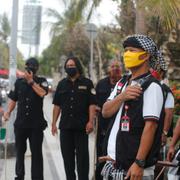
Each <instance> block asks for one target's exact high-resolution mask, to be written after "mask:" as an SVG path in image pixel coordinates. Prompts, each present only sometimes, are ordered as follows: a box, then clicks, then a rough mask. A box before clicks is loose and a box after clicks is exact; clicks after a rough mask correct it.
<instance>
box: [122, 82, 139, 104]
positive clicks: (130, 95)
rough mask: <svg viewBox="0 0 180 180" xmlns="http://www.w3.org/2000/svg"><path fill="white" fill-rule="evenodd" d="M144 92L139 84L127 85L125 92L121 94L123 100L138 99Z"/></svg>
mask: <svg viewBox="0 0 180 180" xmlns="http://www.w3.org/2000/svg"><path fill="white" fill-rule="evenodd" d="M141 94H142V88H141V87H140V86H138V85H133V86H130V85H129V86H127V88H126V89H125V91H124V92H122V93H121V94H120V95H121V96H122V98H123V101H128V100H132V99H137V98H138V97H139V96H140V95H141Z"/></svg>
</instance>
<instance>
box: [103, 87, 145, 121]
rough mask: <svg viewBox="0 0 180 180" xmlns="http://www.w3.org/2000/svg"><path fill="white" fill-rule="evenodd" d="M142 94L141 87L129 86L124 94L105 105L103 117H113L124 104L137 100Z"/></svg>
mask: <svg viewBox="0 0 180 180" xmlns="http://www.w3.org/2000/svg"><path fill="white" fill-rule="evenodd" d="M141 93H142V89H141V87H139V86H137V85H134V86H127V88H126V89H125V91H124V92H122V93H120V94H119V95H117V96H116V97H115V98H114V99H113V100H110V101H107V102H106V103H104V105H103V109H102V115H103V117H104V118H109V117H111V116H113V115H114V114H115V113H116V112H117V111H118V110H119V108H120V107H121V105H122V103H123V102H124V101H127V100H131V99H136V98H138V97H139V96H140V94H141Z"/></svg>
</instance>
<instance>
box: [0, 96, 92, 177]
mask: <svg viewBox="0 0 180 180" xmlns="http://www.w3.org/2000/svg"><path fill="white" fill-rule="evenodd" d="M51 102H52V98H51V96H50V95H48V96H47V97H46V98H45V100H44V113H45V118H46V120H47V121H48V128H47V129H46V130H45V131H44V143H43V155H44V156H43V157H44V180H66V177H65V172H64V165H63V160H62V156H61V150H60V145H59V137H58V136H55V137H53V136H52V135H51V117H52V108H53V106H52V104H51ZM94 142H95V140H94V134H93V133H92V134H91V135H90V136H89V149H90V150H89V151H90V173H89V177H90V180H92V179H93V168H94V166H93V164H94V163H93V161H94ZM5 167H6V168H5ZM14 167H15V158H14V157H13V158H9V159H7V161H6V164H5V161H4V160H3V159H0V180H13V179H14ZM30 167H31V153H30V151H29V148H28V150H27V152H26V155H25V171H26V176H25V180H31V175H30ZM5 169H6V171H5ZM5 174H6V179H5Z"/></svg>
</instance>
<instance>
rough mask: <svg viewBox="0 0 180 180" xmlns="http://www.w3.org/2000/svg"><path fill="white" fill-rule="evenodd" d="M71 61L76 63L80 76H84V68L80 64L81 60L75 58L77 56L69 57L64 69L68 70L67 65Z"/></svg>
mask: <svg viewBox="0 0 180 180" xmlns="http://www.w3.org/2000/svg"><path fill="white" fill-rule="evenodd" d="M70 59H71V60H73V61H74V63H75V65H76V67H77V70H78V72H79V74H80V75H82V74H83V68H82V65H81V62H80V60H79V59H78V58H77V57H75V56H72V57H68V58H67V59H66V61H65V63H64V69H66V64H67V62H68V61H69V60H70Z"/></svg>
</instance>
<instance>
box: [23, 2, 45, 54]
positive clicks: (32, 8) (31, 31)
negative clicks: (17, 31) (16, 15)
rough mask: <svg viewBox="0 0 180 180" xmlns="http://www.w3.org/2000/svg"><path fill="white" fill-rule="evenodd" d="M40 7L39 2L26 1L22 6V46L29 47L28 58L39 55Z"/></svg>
mask: <svg viewBox="0 0 180 180" xmlns="http://www.w3.org/2000/svg"><path fill="white" fill-rule="evenodd" d="M41 16H42V6H41V1H40V0H26V1H25V3H24V6H23V20H22V36H21V37H22V39H21V40H22V44H27V45H29V56H31V55H32V49H34V54H33V55H38V54H39V44H40V31H41Z"/></svg>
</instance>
